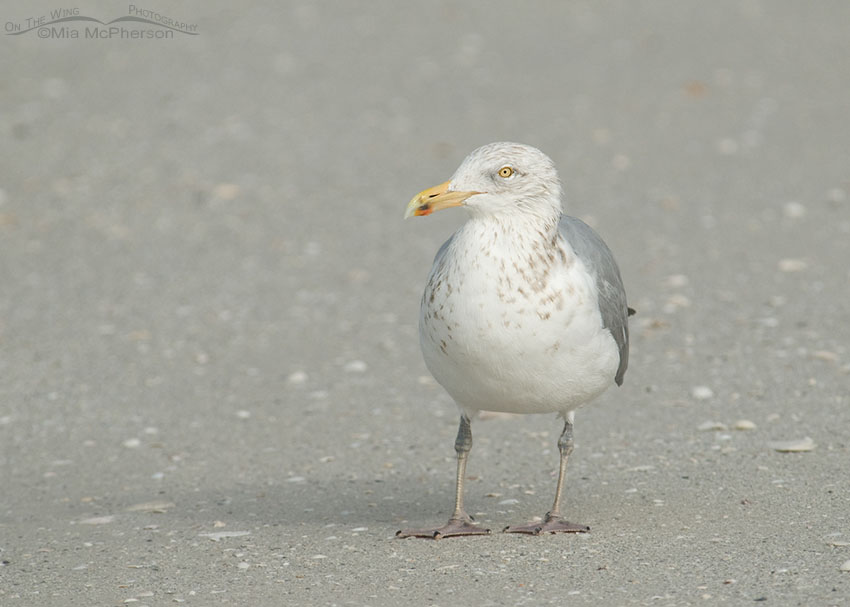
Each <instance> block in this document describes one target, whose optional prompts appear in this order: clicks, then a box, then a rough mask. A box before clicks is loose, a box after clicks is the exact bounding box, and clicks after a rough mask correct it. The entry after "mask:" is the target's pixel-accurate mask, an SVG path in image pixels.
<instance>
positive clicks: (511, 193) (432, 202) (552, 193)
mask: <svg viewBox="0 0 850 607" xmlns="http://www.w3.org/2000/svg"><path fill="white" fill-rule="evenodd" d="M460 205H463V206H465V207H466V208H467V209H469V210H470V211H471V212H472V213H473V214H476V215H513V214H518V213H519V214H526V215H535V216H540V217H543V218H547V219H548V218H554V219H557V217H558V216H559V215H560V213H561V183H560V181H559V180H558V173H557V171H556V170H555V165H554V163H553V162H552V160H551V159H550V158H549V157H548V156H546V154H544V153H543V152H541V151H540V150H538V149H537V148H533V147H531V146H528V145H523V144H520V143H508V142H498V143H490V144H487V145H485V146H482V147H480V148H478V149H477V150H475V151H474V152H472V153H471V154H470V155H469V156H467V157H466V159H465V160H464V161H463V162H462V163H461V165H460V167H458V169H457V171H455V174H454V176H453V177H452V178H451V179H450V180H449V181H447V182H445V183H442V184H440V185H438V186H436V187H433V188H430V189H428V190H424V191H422V192H420V193H419V194H417V195H416V196H414V197H413V200H411V201H410V204H408V206H407V212H406V213H405V217H410V216H411V215H429V214H431V213H432V212H434V211H438V210H440V209H444V208H448V207H453V206H460Z"/></svg>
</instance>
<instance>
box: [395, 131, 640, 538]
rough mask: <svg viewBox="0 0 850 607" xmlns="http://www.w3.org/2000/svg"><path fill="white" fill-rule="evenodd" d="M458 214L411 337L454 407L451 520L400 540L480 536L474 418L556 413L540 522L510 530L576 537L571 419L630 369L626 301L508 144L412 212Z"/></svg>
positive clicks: (542, 177) (543, 161)
mask: <svg viewBox="0 0 850 607" xmlns="http://www.w3.org/2000/svg"><path fill="white" fill-rule="evenodd" d="M460 205H464V206H465V207H466V208H467V209H469V210H470V211H471V217H470V218H469V220H468V221H467V222H466V223H465V224H464V225H463V226H462V227H461V228H460V229H458V231H457V232H456V233H455V234H454V235H453V236H452V237H451V238H450V239H449V240H448V241H447V242H446V243H445V244H444V245H443V246H442V248H441V249H440V250H439V252H438V253H437V256H436V258H435V259H434V265H433V268H432V269H431V273H430V275H429V277H428V282H427V285H426V287H425V292H424V294H423V297H422V304H421V313H420V322H419V333H420V343H421V346H422V352H423V356H424V358H425V363H426V365H427V367H428V369H429V370H430V371H431V373H432V374H433V376H434V378H435V379H436V380H437V381H438V382H439V383H440V384H441V385H442V386H443V387H444V388H445V389H446V391H447V392H448V393H449V394H450V395H451V396H452V398H453V399H454V400H455V402H456V403H457V405H458V407H459V408H460V410H461V424H460V429H459V431H458V439H457V442H456V445H455V447H456V450H457V452H458V486H457V495H456V504H455V513H454V515H453V516H452V519H451V520H450V521H449V523H448V524H447V525H446V526H444V527H442V528H439V529H428V530H418V531H417V530H414V531H405V532H400V535H402V536H408V535H418V536H427V537H444V536H450V535H469V534H477V533H486V532H487V530H484V529H481V528H479V527H476V526H474V525H473V524H472V523H471V519H470V518H469V517H468V515H466V513H465V512H464V511H463V506H462V504H463V495H462V484H463V476H464V472H465V466H466V457H467V454H468V452H469V449H470V448H471V445H472V436H471V431H470V419H471V418H472V417H473V416H474V414H475V413H476V412H477V411H481V410H487V411H503V412H511V413H559V414H560V415H562V416H563V417H564V420H565V426H564V432H563V434H562V436H561V440H560V441H559V443H558V445H559V448H560V451H561V474H560V477H559V481H558V489H557V491H556V498H555V503H554V505H553V508H552V510H551V511H550V513H549V514H548V515H547V518H546V521H545V522H544V523H540V524H536V525H529V526H524V527H513V528H510V527H509V528H508V529H507V530H508V531H518V532H527V533H540V532H541V531H552V532H557V531H584V530H586V528H585V527H584V526H581V525H574V524H572V523H567V522H566V521H564V520H563V519H562V518H561V517H560V495H561V488H562V485H563V480H564V472H565V469H566V462H567V457H568V456H569V453H570V451H571V450H572V422H573V411H574V410H575V409H576V408H578V407H580V406H581V405H583V404H585V403H587V402H589V401H591V400H593V399H594V398H596V397H597V396H599V395H600V394H601V393H602V392H603V391H604V390H605V389H606V388H607V387H608V386H609V385H611V383H614V382H616V383H617V384H621V383H622V380H623V375H624V373H625V371H626V368H627V366H628V345H629V342H628V314H629V308H628V307H627V304H626V295H625V291H624V289H623V284H622V280H621V278H620V273H619V270H618V268H617V264H616V262H615V261H614V257H613V255H612V254H611V252H610V250H609V249H608V247H607V246H606V245H605V243H604V242H603V241H602V239H601V238H600V237H599V236H598V235H597V234H596V233H595V232H594V231H593V230H592V229H591V228H590V227H588V226H587V225H586V224H584V223H583V222H581V221H580V220H578V219H575V218H573V217H569V216H566V215H563V214H562V211H561V188H560V183H559V181H558V178H557V174H556V172H555V168H554V166H553V164H552V162H551V160H549V158H548V157H546V156H545V155H544V154H543V153H542V152H540V151H539V150H536V149H535V148H531V147H529V146H523V145H519V144H512V143H496V144H490V145H488V146H484V147H482V148H479V149H478V150H476V151H475V152H473V153H472V154H470V156H469V157H467V159H466V160H465V161H464V163H463V164H462V165H461V167H460V168H459V169H458V171H457V172H456V173H455V175H454V177H453V178H452V179H451V180H450V181H449V182H446V183H445V184H442V185H441V186H437V187H436V188H432V189H431V190H426V191H424V192H422V193H421V194H420V195H418V196H417V197H415V198H414V200H412V201H411V203H410V205H409V208H408V214H419V215H424V214H428V213H430V212H432V211H433V210H438V209H440V208H445V207H448V206H460Z"/></svg>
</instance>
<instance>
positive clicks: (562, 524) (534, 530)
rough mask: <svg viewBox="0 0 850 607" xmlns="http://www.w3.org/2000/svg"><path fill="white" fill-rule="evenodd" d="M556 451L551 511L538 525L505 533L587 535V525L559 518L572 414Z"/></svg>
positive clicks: (526, 526) (569, 444)
mask: <svg viewBox="0 0 850 607" xmlns="http://www.w3.org/2000/svg"><path fill="white" fill-rule="evenodd" d="M558 451H560V452H561V466H560V469H559V470H558V484H557V486H556V487H555V501H554V503H553V504H552V509H551V510H550V511H549V512H547V513H546V517H545V518H544V519H543V521H541V522H539V523H530V524H528V525H520V526H513V525H511V526H509V527H505V533H529V534H531V535H540V534H541V533H587V532H588V531H590V527H588V526H587V525H576V524H575V523H570V522H567V521H566V520H564V518H563V517H562V516H561V493H563V491H564V477H565V476H566V473H567V460H569V458H570V453H572V452H573V422H572V414H567V416H566V418H565V420H564V431H563V432H561V437H560V438H559V439H558Z"/></svg>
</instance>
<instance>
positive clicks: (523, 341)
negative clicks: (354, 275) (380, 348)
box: [419, 221, 619, 413]
mask: <svg viewBox="0 0 850 607" xmlns="http://www.w3.org/2000/svg"><path fill="white" fill-rule="evenodd" d="M495 227H496V226H494V225H493V224H492V223H488V222H483V221H482V222H472V221H470V222H467V224H465V225H464V226H463V227H462V228H461V229H460V230H459V231H458V233H457V234H455V237H454V239H453V240H452V242H451V244H450V245H449V249H447V250H446V252H445V254H444V255H443V256H442V258H441V260H440V261H439V262H438V263H436V264H435V266H434V268H433V269H432V271H431V275H430V277H429V280H428V284H427V286H426V289H425V293H424V296H423V300H422V308H421V316H420V325H419V328H420V342H421V345H422V351H423V355H424V358H425V363H426V365H427V366H428V369H429V370H430V371H431V373H432V374H433V375H434V377H435V378H436V380H437V381H438V382H439V383H440V384H441V385H442V386H443V387H444V388H445V389H446V390H447V391H448V393H449V394H450V395H451V396H452V398H454V399H455V401H456V402H457V403H458V405H459V406H460V407H461V408H463V409H465V410H467V411H470V412H471V411H474V410H488V411H506V412H514V413H548V412H567V411H571V410H573V409H575V408H577V407H579V406H581V405H582V404H584V403H585V402H587V401H589V400H591V399H593V398H595V397H596V396H598V395H599V394H601V393H602V392H603V391H604V390H605V389H606V388H607V387H608V386H609V385H610V384H611V383H612V382H613V379H614V374H615V373H616V370H617V366H618V364H619V353H618V350H617V345H616V342H615V341H614V339H613V337H612V336H611V334H610V332H609V331H608V330H607V329H604V328H603V327H602V318H601V315H600V312H599V309H598V304H597V294H596V286H595V283H594V280H593V278H592V277H591V275H590V274H589V273H588V272H587V269H586V268H585V267H584V265H583V263H582V262H581V260H579V259H578V258H576V257H575V256H574V254H573V252H572V249H571V248H570V247H569V245H567V244H566V243H564V242H562V241H560V239H559V237H557V240H555V241H554V242H553V241H552V238H553V237H555V236H549V235H546V237H545V238H542V237H541V236H543V235H542V234H540V233H539V232H536V231H532V232H531V233H533V234H534V237H533V238H532V237H529V236H528V234H529V232H528V231H527V230H525V231H521V232H520V231H517V232H510V231H508V232H504V233H499V232H498V231H496V230H494V228H495ZM520 234H525V239H523V237H522V236H520ZM555 234H557V233H555ZM553 244H554V245H555V246H552V245H553Z"/></svg>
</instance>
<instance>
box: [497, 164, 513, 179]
mask: <svg viewBox="0 0 850 607" xmlns="http://www.w3.org/2000/svg"><path fill="white" fill-rule="evenodd" d="M513 174H514V169H513V167H502V168H501V169H499V177H502V178H503V179H507V178H508V177H511V176H513Z"/></svg>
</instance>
